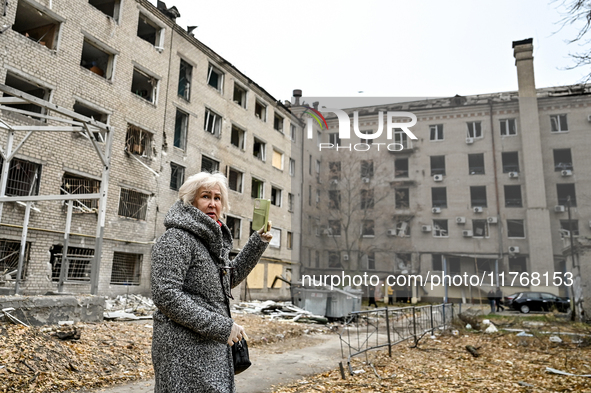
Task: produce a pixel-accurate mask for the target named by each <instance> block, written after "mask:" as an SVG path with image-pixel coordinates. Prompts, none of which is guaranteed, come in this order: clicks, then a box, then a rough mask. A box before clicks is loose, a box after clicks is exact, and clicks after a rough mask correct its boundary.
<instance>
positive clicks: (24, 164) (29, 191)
mask: <svg viewBox="0 0 591 393" xmlns="http://www.w3.org/2000/svg"><path fill="white" fill-rule="evenodd" d="M3 164H4V160H3V159H2V158H1V157H0V168H2V165H3ZM40 176H41V165H39V164H35V163H33V162H29V161H25V160H19V159H18V158H13V159H12V160H11V161H10V168H9V170H8V180H7V182H6V196H28V195H38V194H39V178H40ZM0 178H1V172H0Z"/></svg>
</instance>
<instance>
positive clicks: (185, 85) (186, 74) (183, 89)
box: [177, 59, 193, 101]
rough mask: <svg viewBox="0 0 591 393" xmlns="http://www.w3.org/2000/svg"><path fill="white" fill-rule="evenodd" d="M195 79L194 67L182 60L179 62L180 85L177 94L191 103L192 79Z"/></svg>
mask: <svg viewBox="0 0 591 393" xmlns="http://www.w3.org/2000/svg"><path fill="white" fill-rule="evenodd" d="M192 77H193V65H191V64H190V63H189V62H187V61H185V60H183V59H181V60H180V62H179V84H178V88H177V94H178V96H179V97H181V98H183V99H184V100H186V101H191V79H192Z"/></svg>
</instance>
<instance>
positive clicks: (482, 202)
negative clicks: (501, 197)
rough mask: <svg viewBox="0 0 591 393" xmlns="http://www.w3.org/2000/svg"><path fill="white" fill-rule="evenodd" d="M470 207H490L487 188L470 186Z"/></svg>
mask: <svg viewBox="0 0 591 393" xmlns="http://www.w3.org/2000/svg"><path fill="white" fill-rule="evenodd" d="M470 206H471V207H488V198H487V195H486V186H470Z"/></svg>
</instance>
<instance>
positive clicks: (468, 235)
mask: <svg viewBox="0 0 591 393" xmlns="http://www.w3.org/2000/svg"><path fill="white" fill-rule="evenodd" d="M462 236H464V237H472V236H473V234H472V231H470V230H466V231H462Z"/></svg>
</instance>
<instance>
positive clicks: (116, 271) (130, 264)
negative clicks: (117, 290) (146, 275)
mask: <svg viewBox="0 0 591 393" xmlns="http://www.w3.org/2000/svg"><path fill="white" fill-rule="evenodd" d="M143 257H144V256H143V255H142V254H132V253H127V252H118V251H115V252H114V253H113V264H112V265H111V279H110V281H109V283H110V284H111V285H140V283H141V276H142V261H143Z"/></svg>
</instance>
